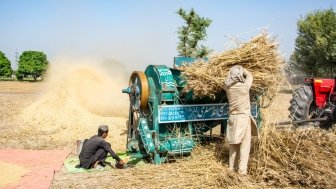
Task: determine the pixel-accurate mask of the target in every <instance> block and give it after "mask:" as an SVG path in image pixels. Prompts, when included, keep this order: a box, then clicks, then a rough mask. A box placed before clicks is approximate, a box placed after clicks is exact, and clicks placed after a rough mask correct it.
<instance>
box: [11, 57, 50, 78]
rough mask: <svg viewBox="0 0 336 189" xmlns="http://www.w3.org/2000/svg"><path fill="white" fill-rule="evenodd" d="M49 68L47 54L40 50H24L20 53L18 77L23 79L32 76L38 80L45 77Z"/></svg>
mask: <svg viewBox="0 0 336 189" xmlns="http://www.w3.org/2000/svg"><path fill="white" fill-rule="evenodd" d="M47 68H48V60H47V56H46V55H45V54H44V53H43V52H39V51H24V52H23V53H22V54H21V55H20V59H19V67H18V70H17V71H16V78H17V79H18V80H23V79H24V78H25V77H27V76H31V77H33V78H34V80H36V79H37V78H39V77H41V78H43V75H44V73H45V72H46V71H47Z"/></svg>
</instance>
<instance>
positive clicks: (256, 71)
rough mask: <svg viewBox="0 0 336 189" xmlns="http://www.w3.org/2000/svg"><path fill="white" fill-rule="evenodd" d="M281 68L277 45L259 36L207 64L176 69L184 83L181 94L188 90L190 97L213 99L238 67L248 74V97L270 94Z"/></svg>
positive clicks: (211, 59)
mask: <svg viewBox="0 0 336 189" xmlns="http://www.w3.org/2000/svg"><path fill="white" fill-rule="evenodd" d="M281 64H282V59H281V56H280V55H279V53H278V44H277V43H276V41H275V40H274V38H271V37H270V36H269V35H268V34H267V33H265V32H263V33H262V34H260V35H258V36H256V37H254V38H252V39H251V41H249V42H247V43H243V44H241V45H240V46H239V47H238V48H236V49H232V50H228V51H224V52H222V53H220V54H216V55H213V56H212V57H211V58H210V59H209V61H208V62H206V61H203V60H198V61H196V62H195V63H193V64H185V65H183V66H181V67H180V69H181V70H182V76H183V77H184V78H185V79H186V80H187V86H186V87H185V90H187V91H188V90H192V91H193V94H194V97H204V96H209V97H212V98H215V97H216V94H218V93H220V92H223V85H224V81H225V79H226V77H227V73H228V71H229V69H230V68H231V67H232V66H234V65H242V66H243V67H244V68H245V69H247V70H248V71H250V72H251V73H252V75H253V78H254V81H253V86H252V89H251V94H252V95H264V94H268V93H270V90H272V88H273V86H274V85H276V83H277V82H278V79H279V77H278V76H279V74H280V73H281V72H280V69H281ZM271 93H272V92H271Z"/></svg>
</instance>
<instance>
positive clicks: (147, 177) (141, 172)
mask: <svg viewBox="0 0 336 189" xmlns="http://www.w3.org/2000/svg"><path fill="white" fill-rule="evenodd" d="M86 74H87V73H86ZM98 80H99V79H98ZM63 87H64V86H63ZM58 88H60V87H58ZM61 88H62V86H61ZM71 88H73V87H71ZM44 89H45V86H44V84H43V83H39V82H36V83H34V82H13V81H1V82H0V102H1V104H0V130H1V132H0V145H1V146H2V148H26V149H64V148H67V149H71V150H72V152H73V153H75V150H76V139H83V138H87V137H89V136H91V135H92V134H95V132H96V129H97V126H98V125H99V124H107V125H110V129H111V131H112V132H110V133H111V134H110V135H111V136H109V139H108V140H109V141H110V142H111V143H112V147H113V148H114V149H115V150H116V151H124V150H125V146H124V145H125V137H126V135H125V130H126V128H125V123H126V117H125V116H116V117H114V116H113V115H103V116H102V115H101V114H97V113H92V112H91V113H88V112H87V111H85V112H84V111H83V109H76V110H74V109H71V113H72V116H71V117H76V116H78V115H81V117H80V118H83V115H84V117H86V118H85V119H83V120H76V119H75V120H71V121H70V123H71V125H69V124H66V122H67V121H69V119H68V118H67V119H64V120H62V119H61V118H59V119H54V118H55V117H57V116H58V115H49V114H45V113H46V112H48V111H50V113H51V114H55V113H58V114H60V115H62V116H63V117H66V116H67V115H66V114H67V113H69V112H67V109H61V111H60V112H59V111H55V110H54V109H56V108H55V107H54V105H55V104H48V103H50V102H49V101H41V99H43V96H45V95H41V91H43V90H44ZM117 90H118V91H119V90H120V89H117ZM44 93H46V92H44ZM68 93H69V91H67V94H68ZM59 95H60V94H59ZM279 95H280V99H282V101H281V103H277V106H274V107H275V109H276V112H277V113H276V114H274V115H272V116H273V118H274V119H273V120H274V121H281V120H288V118H287V116H288V110H287V108H288V106H289V100H290V98H291V94H286V93H282V94H279ZM49 97H50V96H49ZM85 98H86V97H85ZM51 99H52V100H56V99H57V98H54V97H52V98H51ZM62 100H64V101H68V100H69V99H62ZM70 100H71V99H70ZM36 102H39V103H38V105H39V107H34V104H36ZM62 105H64V104H60V106H62ZM72 105H73V104H72ZM43 106H46V107H47V109H44V108H43ZM65 106H69V107H65V108H73V107H72V106H71V105H68V104H65ZM32 107H33V108H32ZM126 107H127V105H126ZM84 109H85V108H84ZM33 110H35V111H37V112H38V114H39V115H38V116H42V117H43V116H49V117H46V118H45V119H39V117H38V116H37V115H36V114H29V113H32V112H29V111H33ZM85 110H88V109H87V108H86V109H85ZM27 111H28V112H27ZM62 112H63V113H64V112H65V114H62ZM25 115H30V116H32V115H33V116H35V118H36V119H35V120H28V121H27V119H26V118H25ZM36 116H37V117H36ZM42 121H45V122H42ZM63 121H64V122H63ZM76 122H79V123H78V125H76V124H74V123H76ZM60 125H61V127H59V126H60ZM63 125H64V126H63ZM76 129H77V130H76ZM70 131H71V132H70ZM69 132H70V134H67V133H69ZM73 133H78V134H76V135H74V134H73ZM217 147H218V146H216V144H210V146H208V147H207V149H203V150H202V153H212V155H211V157H214V159H215V158H216V157H218V154H215V153H214V151H216V150H213V149H214V148H217ZM209 148H210V150H209ZM201 156H202V155H201ZM197 158H202V157H200V156H197V157H196V159H197ZM221 158H222V157H221ZM222 159H223V158H222ZM224 159H226V158H224ZM198 160H199V159H198ZM204 161H210V160H204ZM211 162H217V161H215V160H211ZM221 163H222V164H223V167H225V166H226V165H227V163H228V162H227V159H226V160H225V161H224V162H221ZM212 164H213V163H209V166H210V167H206V168H205V169H204V170H205V171H204V172H202V173H199V172H195V171H197V170H199V169H193V168H192V167H193V166H197V165H194V164H193V161H188V160H181V161H178V162H176V163H172V164H165V165H161V166H155V165H145V166H142V167H136V168H131V169H125V170H112V171H105V172H91V173H84V174H69V173H67V172H66V170H65V168H62V169H61V171H60V172H57V173H56V174H55V175H54V179H53V182H52V185H51V188H174V187H177V188H193V187H195V183H196V185H197V186H199V187H197V188H216V187H218V185H217V184H216V183H213V179H211V178H210V177H211V175H212V174H213V173H212V171H213V170H212V168H211V165H212ZM186 167H188V168H186ZM213 169H216V168H215V167H214V168H213ZM217 172H218V171H217ZM177 183H178V184H177ZM190 183H193V184H192V185H191V184H190ZM197 183H198V184H197ZM245 187H246V186H245Z"/></svg>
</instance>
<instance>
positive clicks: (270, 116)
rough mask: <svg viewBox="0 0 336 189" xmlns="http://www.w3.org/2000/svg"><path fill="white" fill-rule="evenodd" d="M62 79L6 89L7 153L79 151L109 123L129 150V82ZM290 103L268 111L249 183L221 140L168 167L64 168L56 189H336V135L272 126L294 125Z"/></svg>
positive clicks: (2, 89)
mask: <svg viewBox="0 0 336 189" xmlns="http://www.w3.org/2000/svg"><path fill="white" fill-rule="evenodd" d="M61 70H62V69H61ZM55 73H57V74H56V76H55V78H53V77H50V78H49V79H48V81H46V82H43V83H27V82H23V83H21V82H0V100H1V106H0V113H1V116H0V121H1V122H0V123H1V125H0V129H1V131H2V132H1V133H0V144H1V146H3V147H4V148H27V149H63V148H70V149H72V151H73V152H75V149H76V144H75V141H76V140H77V139H83V138H87V137H89V136H91V135H93V134H95V133H96V129H97V126H98V125H99V124H108V125H110V130H111V132H110V136H109V137H108V140H109V141H110V142H111V144H112V147H113V148H114V149H115V150H116V151H124V150H125V146H124V145H125V137H126V135H125V129H126V128H125V122H126V119H127V118H126V116H125V115H124V114H125V112H126V113H127V106H128V101H127V96H126V97H125V98H126V99H125V101H126V102H122V96H118V94H121V93H120V89H121V88H122V87H124V86H126V85H127V81H126V80H127V79H126V80H124V81H125V84H122V82H120V81H123V80H119V81H118V82H117V83H115V80H111V79H110V76H109V74H107V73H105V72H103V71H102V70H101V69H96V68H93V67H91V66H90V65H88V66H84V67H83V66H82V65H81V66H78V65H76V66H72V67H70V66H68V68H67V70H66V71H64V69H63V71H62V72H55ZM57 76H59V77H57ZM59 78H61V79H59ZM115 78H118V77H115ZM120 78H122V77H120ZM64 81H68V82H64ZM103 81H104V82H103ZM106 81H108V82H107V83H105V82H106ZM285 88H286V87H285ZM92 89H94V90H92ZM106 90H107V91H106ZM277 90H278V91H279V88H277ZM109 91H112V92H111V94H110V93H109ZM115 91H116V92H115ZM92 99H94V100H92ZM115 99H117V100H118V102H122V103H120V104H126V105H125V107H123V106H118V105H117V104H118V103H117V102H116V101H114V100H115ZM290 99H291V94H288V93H276V94H275V95H274V96H273V101H272V103H271V104H269V106H268V107H267V109H264V110H263V116H264V120H268V121H264V123H263V128H264V129H263V131H262V133H261V137H260V140H256V139H254V142H253V148H252V152H251V159H250V162H249V176H247V177H242V176H240V175H237V174H236V173H234V172H231V171H229V170H228V148H227V145H226V144H225V143H224V142H223V141H222V140H217V141H211V142H208V143H206V144H204V145H200V146H198V147H197V148H196V150H195V151H194V152H193V154H192V155H191V156H189V157H184V158H182V159H178V160H177V161H176V162H174V163H170V164H164V165H160V166H156V165H149V164H145V165H143V166H139V167H134V168H130V169H125V170H112V171H105V172H90V173H77V174H70V173H67V172H66V170H65V168H62V169H61V171H60V172H57V173H56V174H55V176H54V180H53V182H52V185H51V188H104V187H107V188H219V187H223V188H227V187H232V188H261V187H262V188H267V187H270V188H274V187H307V188H312V187H315V188H334V187H335V183H336V180H335V178H336V177H335V176H336V175H335V172H336V169H335V168H336V160H335V157H336V137H335V134H336V133H335V130H331V131H324V130H319V129H315V128H311V129H310V130H303V129H302V130H293V129H287V130H286V129H284V130H281V131H279V130H275V128H274V127H273V126H272V124H271V122H276V121H280V120H284V119H288V118H287V116H288V110H287V108H288V106H289V100H290ZM110 102H112V105H111V104H109V103H110ZM115 110H116V111H115ZM123 110H125V112H123Z"/></svg>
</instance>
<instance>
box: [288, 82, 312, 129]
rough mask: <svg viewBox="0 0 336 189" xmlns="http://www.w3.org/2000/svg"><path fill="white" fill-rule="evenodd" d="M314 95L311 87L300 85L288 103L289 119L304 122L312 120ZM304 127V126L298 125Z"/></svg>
mask: <svg viewBox="0 0 336 189" xmlns="http://www.w3.org/2000/svg"><path fill="white" fill-rule="evenodd" d="M313 100H314V93H313V89H312V86H311V85H302V86H301V87H299V88H298V89H296V90H295V91H294V93H293V98H292V100H291V101H290V107H289V108H288V110H289V111H290V115H289V117H290V118H291V119H292V120H293V121H299V120H305V119H311V118H313V112H314V111H315V110H316V106H315V103H313ZM300 125H304V124H300Z"/></svg>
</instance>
